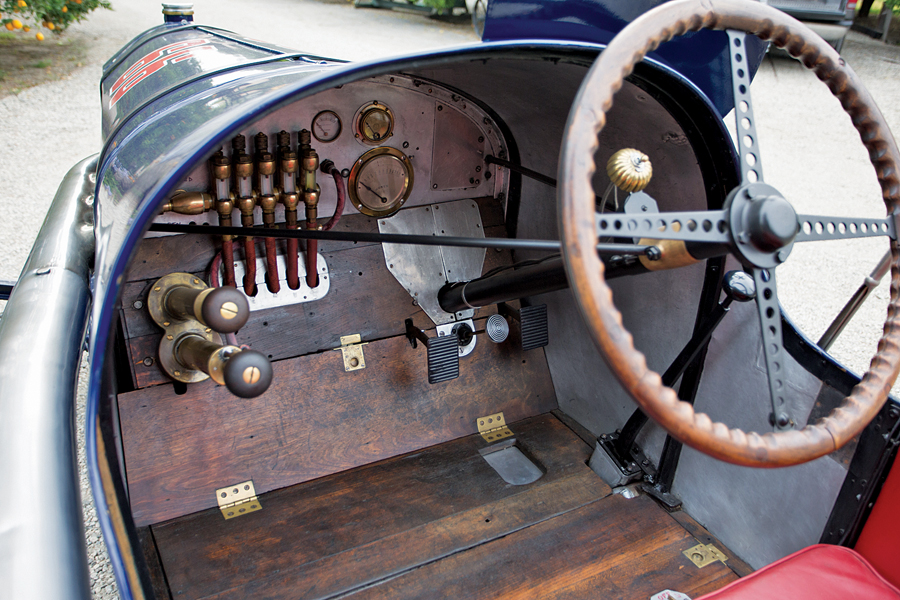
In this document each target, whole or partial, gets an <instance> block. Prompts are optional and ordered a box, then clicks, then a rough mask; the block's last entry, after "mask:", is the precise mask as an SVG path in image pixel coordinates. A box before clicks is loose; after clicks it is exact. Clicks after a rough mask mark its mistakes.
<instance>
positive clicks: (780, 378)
mask: <svg viewBox="0 0 900 600" xmlns="http://www.w3.org/2000/svg"><path fill="white" fill-rule="evenodd" d="M753 280H754V282H755V283H756V306H757V309H758V310H759V324H760V329H761V332H762V344H763V354H764V355H765V358H766V371H767V373H768V376H769V393H770V395H771V398H772V421H773V426H774V427H775V429H777V430H784V429H790V428H791V427H792V419H791V415H790V414H789V413H788V412H787V404H786V402H785V397H786V391H787V390H786V387H785V360H784V358H785V352H784V344H783V343H782V337H781V308H780V307H779V306H778V293H777V292H776V291H775V270H774V269H773V270H767V269H758V268H754V269H753Z"/></svg>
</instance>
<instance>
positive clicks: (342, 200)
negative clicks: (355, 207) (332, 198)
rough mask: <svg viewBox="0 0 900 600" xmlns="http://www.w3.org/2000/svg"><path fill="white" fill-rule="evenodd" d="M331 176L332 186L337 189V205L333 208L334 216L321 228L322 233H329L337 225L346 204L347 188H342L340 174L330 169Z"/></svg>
mask: <svg viewBox="0 0 900 600" xmlns="http://www.w3.org/2000/svg"><path fill="white" fill-rule="evenodd" d="M331 176H332V177H334V186H335V187H336V188H337V204H336V205H335V207H334V214H333V215H332V216H331V219H329V220H328V222H327V223H325V225H324V226H323V227H322V231H329V230H330V229H331V228H332V227H334V226H335V225H337V224H338V221H340V220H341V215H342V214H344V204H346V202H347V188H346V187H345V186H344V178H343V177H341V172H340V171H338V170H337V168H333V169H331Z"/></svg>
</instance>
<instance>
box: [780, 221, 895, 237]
mask: <svg viewBox="0 0 900 600" xmlns="http://www.w3.org/2000/svg"><path fill="white" fill-rule="evenodd" d="M797 219H798V221H799V222H800V232H799V233H798V234H797V237H796V238H794V241H795V242H817V241H819V240H843V239H847V238H863V237H880V236H887V237H890V238H891V239H897V232H896V230H895V227H894V220H893V219H860V218H854V217H823V216H819V215H797Z"/></svg>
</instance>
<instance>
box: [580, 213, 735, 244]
mask: <svg viewBox="0 0 900 600" xmlns="http://www.w3.org/2000/svg"><path fill="white" fill-rule="evenodd" d="M595 218H596V222H597V225H596V227H597V235H598V236H599V237H609V236H612V237H633V238H653V239H658V240H684V241H687V242H708V243H712V244H727V243H729V240H730V239H731V236H730V234H729V233H728V213H727V212H726V211H724V210H694V211H683V212H664V213H652V214H626V213H596V217H595Z"/></svg>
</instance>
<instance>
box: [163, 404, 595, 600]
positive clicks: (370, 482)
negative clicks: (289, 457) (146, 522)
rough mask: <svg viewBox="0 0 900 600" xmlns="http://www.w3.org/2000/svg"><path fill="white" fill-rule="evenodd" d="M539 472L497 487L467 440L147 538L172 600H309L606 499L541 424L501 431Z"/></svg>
mask: <svg viewBox="0 0 900 600" xmlns="http://www.w3.org/2000/svg"><path fill="white" fill-rule="evenodd" d="M512 429H513V431H514V432H515V435H516V441H517V443H518V445H519V447H520V448H522V449H523V450H524V451H525V452H527V453H528V454H529V455H530V456H531V457H532V459H533V460H534V461H535V462H536V463H537V464H539V465H540V466H541V467H542V468H543V469H544V470H545V471H546V473H545V475H544V476H543V477H542V478H541V479H539V480H538V481H536V482H535V483H533V484H530V485H525V486H513V485H508V484H506V483H505V482H504V481H503V480H502V479H501V478H500V476H499V475H498V474H497V473H496V472H495V471H494V470H493V469H492V468H491V467H490V466H489V465H488V463H487V462H486V461H485V460H484V459H483V458H482V457H481V456H480V455H479V453H478V449H479V448H480V447H483V446H485V445H486V444H485V442H484V441H483V440H482V439H481V437H480V436H477V435H475V436H469V437H466V438H462V439H459V440H455V441H452V442H448V443H445V444H442V445H440V446H435V447H432V448H428V449H426V450H424V451H422V452H417V453H414V454H411V455H406V456H402V457H397V458H393V459H390V460H387V461H383V462H381V463H378V464H374V465H369V466H366V467H362V468H359V469H356V470H354V471H350V472H347V473H340V474H337V475H333V476H331V477H327V478H323V479H320V480H318V481H315V482H310V483H307V484H303V485H298V486H294V487H291V488H286V489H282V490H277V491H275V492H272V493H270V494H266V495H265V496H263V497H262V498H261V499H260V501H261V503H262V506H263V509H262V510H261V511H258V512H255V513H252V514H248V515H246V516H244V517H240V518H237V519H231V520H229V521H225V520H224V519H223V518H222V516H221V514H220V513H219V511H217V510H208V511H204V512H202V513H198V514H195V515H190V516H187V517H183V518H181V519H177V520H175V521H171V522H168V523H164V524H161V525H157V526H153V531H154V534H155V536H156V537H157V539H158V543H159V547H160V552H161V554H162V561H163V563H164V564H165V568H166V574H167V578H168V581H169V584H170V585H171V588H172V594H173V597H174V598H200V597H215V598H251V597H265V598H320V597H328V596H331V595H333V594H340V593H343V592H347V591H350V590H352V589H354V588H357V587H359V586H361V585H367V584H370V583H373V582H377V581H380V580H382V579H384V578H385V577H389V576H392V575H395V574H398V573H401V572H404V571H406V570H409V569H411V568H414V567H416V566H418V565H421V564H425V563H428V562H431V561H434V560H437V559H439V558H442V557H445V556H449V555H451V554H454V553H455V552H458V551H460V550H463V549H466V548H471V547H475V546H477V545H479V544H483V543H485V542H487V541H489V540H491V539H496V538H497V537H501V536H504V535H508V534H509V533H511V532H513V531H518V530H520V529H522V528H524V527H527V526H530V525H533V524H534V523H537V522H540V521H543V520H546V519H548V518H552V517H554V516H556V515H559V514H563V513H565V512H567V511H570V510H573V509H575V508H578V507H580V506H583V505H584V504H586V503H588V502H592V501H594V500H596V499H598V498H602V497H604V496H606V495H607V494H609V492H610V490H609V487H608V486H607V485H606V484H605V483H603V481H602V480H601V479H600V478H599V477H597V476H596V475H595V474H594V473H593V472H592V471H591V470H590V469H589V468H588V467H587V466H586V465H585V462H586V461H587V459H588V457H589V455H590V451H591V450H590V446H588V445H587V444H584V443H582V442H581V441H580V440H578V439H577V438H575V437H574V436H573V435H572V434H571V432H570V431H568V430H567V429H566V428H565V427H564V426H563V425H562V424H561V423H560V422H559V421H557V420H556V419H555V418H553V417H552V416H549V415H544V416H540V417H535V418H532V419H528V420H525V421H520V422H517V423H515V424H513V425H512Z"/></svg>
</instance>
